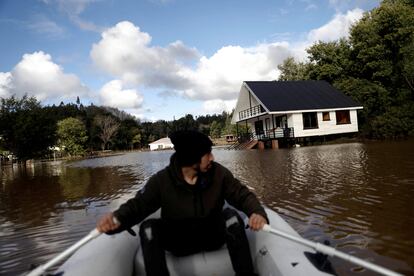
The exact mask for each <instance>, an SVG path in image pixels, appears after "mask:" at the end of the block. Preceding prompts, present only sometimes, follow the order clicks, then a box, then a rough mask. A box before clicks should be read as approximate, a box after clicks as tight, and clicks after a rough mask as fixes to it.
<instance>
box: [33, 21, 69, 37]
mask: <svg viewBox="0 0 414 276" xmlns="http://www.w3.org/2000/svg"><path fill="white" fill-rule="evenodd" d="M27 28H28V29H29V30H32V31H34V32H36V33H39V34H46V36H48V37H50V38H60V37H63V36H64V35H65V30H64V29H63V28H62V27H60V26H59V25H58V24H56V23H55V22H54V21H52V20H50V19H48V18H46V17H45V16H42V15H38V16H36V17H35V18H34V19H33V20H32V21H31V22H29V23H28V25H27Z"/></svg>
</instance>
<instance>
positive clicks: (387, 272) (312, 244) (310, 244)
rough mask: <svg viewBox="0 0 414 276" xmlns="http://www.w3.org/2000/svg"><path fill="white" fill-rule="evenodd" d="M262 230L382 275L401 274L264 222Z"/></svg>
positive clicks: (396, 275)
mask: <svg viewBox="0 0 414 276" xmlns="http://www.w3.org/2000/svg"><path fill="white" fill-rule="evenodd" d="M262 230H263V231H265V232H269V233H272V234H275V235H277V236H280V237H283V238H286V239H288V240H291V241H293V242H296V243H300V244H302V245H305V246H308V247H310V248H313V249H315V251H317V252H320V253H323V254H326V255H328V256H331V257H338V258H341V259H343V260H346V261H349V262H351V263H354V264H357V265H360V266H362V267H364V268H367V269H370V270H372V271H375V272H377V273H380V274H382V275H387V276H388V275H389V276H400V275H402V274H399V273H396V272H394V271H392V270H389V269H388V268H385V267H382V266H379V265H376V264H373V263H370V262H367V261H365V260H362V259H360V258H357V257H354V256H351V255H349V254H346V253H343V252H341V251H338V250H336V249H335V248H333V247H330V246H327V245H324V244H321V243H318V242H312V241H309V240H306V239H304V238H301V237H297V236H293V235H290V234H288V233H285V232H283V231H280V230H277V229H274V228H272V227H271V226H270V225H269V224H265V225H264V227H263V228H262Z"/></svg>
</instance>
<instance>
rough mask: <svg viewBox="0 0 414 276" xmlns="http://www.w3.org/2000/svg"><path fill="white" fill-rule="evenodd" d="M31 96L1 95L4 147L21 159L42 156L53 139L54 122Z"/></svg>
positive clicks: (0, 115)
mask: <svg viewBox="0 0 414 276" xmlns="http://www.w3.org/2000/svg"><path fill="white" fill-rule="evenodd" d="M49 115H50V114H49V113H48V112H47V110H44V109H42V107H41V105H40V102H39V101H37V100H36V98H34V97H28V96H27V95H26V96H23V97H22V98H20V99H19V98H16V97H14V96H12V97H10V98H1V107H0V136H1V137H2V140H1V141H2V144H3V147H4V149H6V150H8V151H10V152H12V153H13V154H14V155H16V156H17V157H18V158H19V159H20V160H21V161H25V160H28V159H32V158H38V157H42V156H44V155H45V154H46V153H47V152H48V149H49V147H51V146H52V145H53V144H54V143H55V131H56V122H55V120H54V118H53V117H51V116H49Z"/></svg>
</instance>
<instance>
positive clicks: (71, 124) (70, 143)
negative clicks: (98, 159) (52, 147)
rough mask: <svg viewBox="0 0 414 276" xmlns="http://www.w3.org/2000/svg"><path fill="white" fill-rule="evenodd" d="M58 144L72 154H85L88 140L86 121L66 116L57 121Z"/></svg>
mask: <svg viewBox="0 0 414 276" xmlns="http://www.w3.org/2000/svg"><path fill="white" fill-rule="evenodd" d="M57 136H58V144H59V146H60V147H61V148H63V149H64V150H65V152H67V153H68V154H69V155H70V156H73V155H75V156H76V155H83V154H84V153H85V144H86V142H87V141H88V136H87V135H86V128H85V125H84V123H83V122H82V121H81V120H79V119H76V118H72V117H69V118H66V119H63V120H61V121H59V122H58V123H57Z"/></svg>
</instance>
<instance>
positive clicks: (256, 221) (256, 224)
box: [249, 213, 267, 231]
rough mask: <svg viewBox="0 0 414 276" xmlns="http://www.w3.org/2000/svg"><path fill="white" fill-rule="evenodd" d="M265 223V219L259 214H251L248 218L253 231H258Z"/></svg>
mask: <svg viewBox="0 0 414 276" xmlns="http://www.w3.org/2000/svg"><path fill="white" fill-rule="evenodd" d="M266 223H267V220H266V219H265V218H264V217H263V216H261V215H259V214H255V213H253V214H251V216H250V218H249V227H250V229H252V230H253V231H259V230H261V229H262V228H263V226H264V225H265V224H266Z"/></svg>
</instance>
